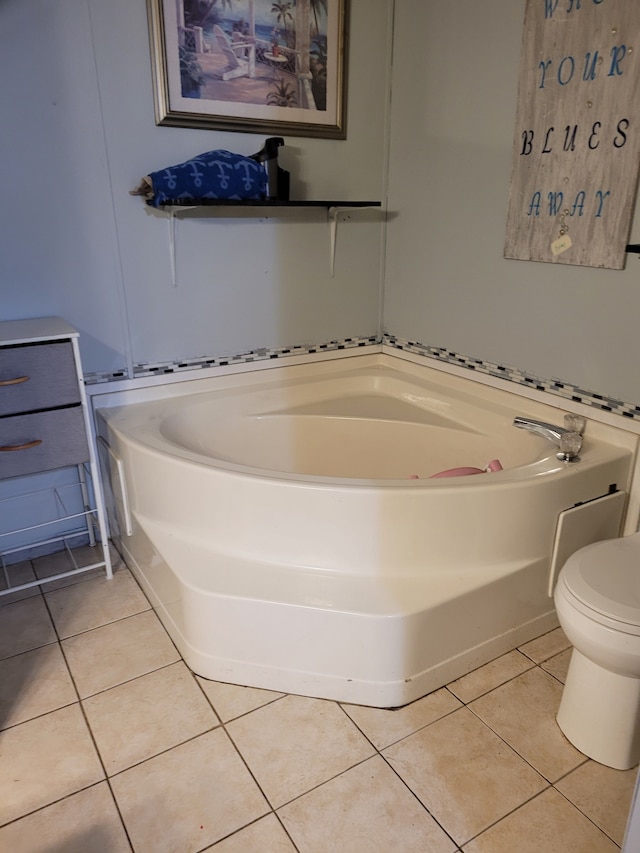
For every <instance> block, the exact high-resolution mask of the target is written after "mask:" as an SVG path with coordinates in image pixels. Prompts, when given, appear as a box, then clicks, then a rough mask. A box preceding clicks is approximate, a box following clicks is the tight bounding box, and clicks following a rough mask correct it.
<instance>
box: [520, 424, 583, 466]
mask: <svg viewBox="0 0 640 853" xmlns="http://www.w3.org/2000/svg"><path fill="white" fill-rule="evenodd" d="M565 423H568V424H569V426H575V427H576V428H575V429H569V428H567V427H561V426H556V425H555V424H548V423H546V422H545V421H537V420H534V419H533V418H523V417H520V416H518V417H516V418H514V421H513V425H514V427H518V428H519V429H526V430H527V431H528V432H532V433H534V435H539V436H541V437H542V438H546V440H547V441H551V442H552V443H553V444H555V446H556V447H559V448H560V453H558V454H556V455H557V457H558V459H561V460H563V461H564V462H577V461H578V460H579V459H580V456H579V455H578V454H579V453H580V450H581V449H582V430H583V429H584V418H582V417H577V416H573V415H566V417H565Z"/></svg>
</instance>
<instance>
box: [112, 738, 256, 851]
mask: <svg viewBox="0 0 640 853" xmlns="http://www.w3.org/2000/svg"><path fill="white" fill-rule="evenodd" d="M111 784H112V786H113V792H114V795H115V798H116V801H117V803H118V805H119V807H120V811H121V814H122V817H123V819H124V823H125V826H126V828H127V831H128V833H129V837H130V838H131V841H132V844H133V848H134V850H135V851H137V853H147V851H149V853H151V851H153V853H178V851H179V853H187V851H196V850H202V849H204V848H205V847H206V846H207V845H211V844H213V843H215V842H216V841H219V840H220V839H221V838H224V837H225V836H227V835H230V834H231V833H232V832H235V831H236V830H238V829H240V828H241V827H243V826H246V825H247V824H249V823H251V822H253V821H254V820H256V819H257V818H259V817H262V816H263V815H265V814H267V813H268V812H269V810H270V809H269V806H268V804H267V802H266V801H265V799H264V797H263V796H262V794H261V793H260V790H259V788H258V786H257V785H256V783H255V782H254V780H253V779H252V778H251V775H250V773H249V772H248V771H247V768H246V767H245V765H244V763H243V762H242V759H241V758H240V756H239V755H238V753H237V752H236V750H235V749H234V747H233V744H232V743H231V742H230V740H229V738H228V737H227V735H226V734H225V732H224V731H223V730H222V729H215V730H214V731H212V732H208V733H207V734H204V735H201V736H200V737H198V738H195V739H194V740H190V741H188V742H187V743H184V744H182V745H181V746H176V747H174V749H171V750H169V751H168V752H163V753H162V755H157V756H156V757H155V758H150V759H149V760H148V761H145V762H143V763H142V764H137V765H136V766H135V767H132V768H130V769H129V770H125V771H124V772H123V773H120V774H119V775H117V776H114V777H113V779H112V780H111ZM247 853H248V851H247Z"/></svg>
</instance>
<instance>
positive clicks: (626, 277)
mask: <svg viewBox="0 0 640 853" xmlns="http://www.w3.org/2000/svg"><path fill="white" fill-rule="evenodd" d="M395 7H396V11H395V50H394V63H393V78H392V114H391V134H392V135H391V148H390V150H391V154H390V164H391V167H390V178H389V188H390V193H389V211H390V216H389V223H388V228H387V259H388V263H387V271H386V287H385V294H386V299H385V305H384V325H385V328H386V330H387V331H389V332H391V333H393V334H395V335H398V336H399V337H403V338H406V339H409V340H414V341H418V342H420V343H423V344H428V345H432V346H438V347H446V348H448V349H451V350H454V351H456V352H458V353H461V354H464V355H468V356H473V357H476V358H481V359H484V360H487V361H490V362H498V363H501V364H504V365H508V366H512V367H518V368H521V369H523V370H526V371H529V372H530V373H533V374H534V375H537V376H539V377H541V378H547V379H548V378H552V377H556V378H560V379H563V380H565V381H566V382H570V383H573V384H576V385H579V386H581V387H583V388H586V389H587V390H593V391H597V392H600V393H605V394H609V395H611V396H614V397H618V398H620V399H622V400H624V401H626V402H629V403H640V335H639V334H638V319H639V318H640V263H639V262H638V260H637V257H635V256H629V259H628V262H627V269H626V270H625V271H623V272H620V271H617V272H613V271H603V270H595V269H587V268H580V267H570V266H566V265H556V264H553V265H551V264H543V263H531V262H523V261H507V260H504V259H503V257H502V252H503V243H504V224H505V219H506V211H507V199H508V192H509V176H510V171H511V144H512V139H513V132H514V119H515V107H516V98H517V86H518V73H519V64H520V44H521V38H522V25H523V20H524V7H525V3H524V0H521V2H516V0H482V2H478V0H447V2H433V0H429V2H424V3H420V2H415V0H396V4H395ZM634 109H635V108H634ZM635 177H636V176H635V175H630V176H629V180H635ZM635 222H636V224H635V226H634V233H633V234H632V242H638V241H639V238H640V217H638V216H637V214H636V217H635ZM634 234H635V236H634Z"/></svg>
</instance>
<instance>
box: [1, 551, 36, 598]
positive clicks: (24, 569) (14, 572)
mask: <svg viewBox="0 0 640 853" xmlns="http://www.w3.org/2000/svg"><path fill="white" fill-rule="evenodd" d="M7 574H8V575H9V583H8V584H7V581H6V578H5V577H4V575H3V574H0V591H1V590H4V589H7V588H8V587H12V586H20V584H22V583H30V582H31V581H33V580H35V579H36V575H35V572H34V571H33V566H32V565H31V561H30V560H24V561H23V562H21V563H12V564H11V565H10V566H7ZM34 595H40V588H39V587H37V586H32V587H29V588H28V589H21V590H19V591H18V592H9V593H7V594H6V595H0V607H4V605H5V604H11V603H12V602H13V601H21V600H22V599H23V598H32V597H33V596H34Z"/></svg>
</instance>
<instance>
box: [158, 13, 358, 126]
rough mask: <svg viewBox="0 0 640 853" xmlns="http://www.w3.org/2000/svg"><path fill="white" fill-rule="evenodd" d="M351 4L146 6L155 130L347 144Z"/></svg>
mask: <svg viewBox="0 0 640 853" xmlns="http://www.w3.org/2000/svg"><path fill="white" fill-rule="evenodd" d="M347 2H348V0H288V1H287V0H286V1H285V2H273V0H147V11H148V17H149V34H150V45H151V60H152V75H153V86H154V98H155V115H156V124H158V125H170V126H174V127H176V126H177V127H198V128H205V129H211V130H231V131H244V132H248V133H264V134H278V135H285V134H289V135H293V136H314V137H328V138H335V139H344V138H345V137H346V126H345V99H346V92H345V76H346V41H347V36H346V20H347Z"/></svg>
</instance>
